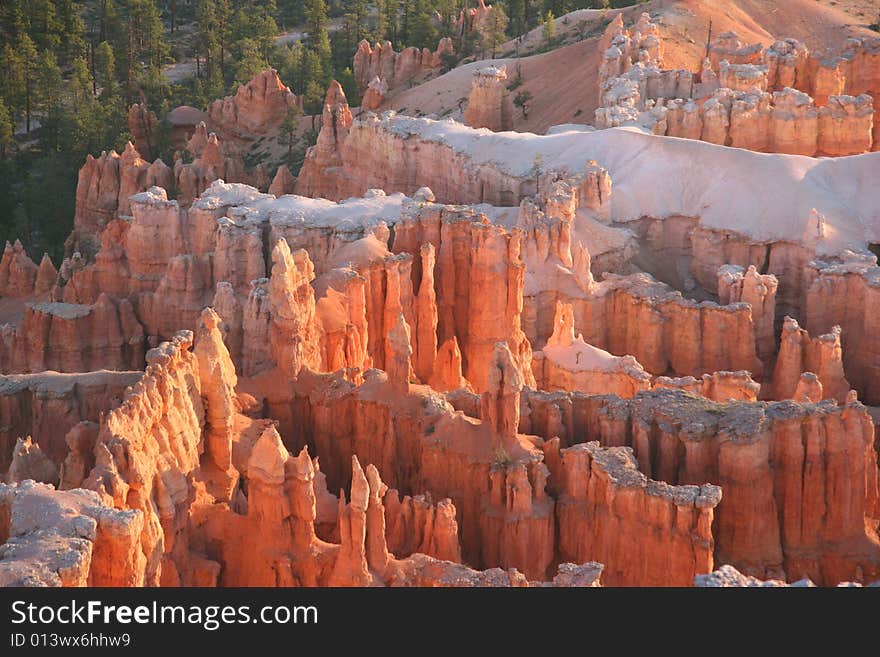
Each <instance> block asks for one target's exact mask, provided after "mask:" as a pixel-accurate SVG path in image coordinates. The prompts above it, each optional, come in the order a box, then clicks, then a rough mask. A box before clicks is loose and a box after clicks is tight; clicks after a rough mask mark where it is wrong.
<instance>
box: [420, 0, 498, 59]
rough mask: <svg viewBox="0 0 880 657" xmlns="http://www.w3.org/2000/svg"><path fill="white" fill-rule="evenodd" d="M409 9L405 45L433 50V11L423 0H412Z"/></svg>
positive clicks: (434, 34)
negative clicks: (408, 23) (409, 15)
mask: <svg viewBox="0 0 880 657" xmlns="http://www.w3.org/2000/svg"><path fill="white" fill-rule="evenodd" d="M411 11H412V15H411V17H410V19H409V22H410V27H409V30H410V32H409V35H408V38H407V41H406V45H408V46H415V47H416V48H431V49H432V50H433V49H434V48H435V47H436V46H437V28H435V27H434V17H433V12H432V11H431V9H430V7H429V3H427V2H424V1H423V0H418V1H417V2H416V1H414V2H413V6H412V9H411ZM493 13H494V12H493Z"/></svg>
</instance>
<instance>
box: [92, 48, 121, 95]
mask: <svg viewBox="0 0 880 657" xmlns="http://www.w3.org/2000/svg"><path fill="white" fill-rule="evenodd" d="M94 68H95V79H96V81H97V83H98V84H100V85H101V88H102V92H101V93H102V95H105V96H112V95H114V94H115V93H116V55H114V54H113V48H111V47H110V44H109V43H107V42H106V41H102V42H101V43H100V44H98V47H97V48H95V66H94Z"/></svg>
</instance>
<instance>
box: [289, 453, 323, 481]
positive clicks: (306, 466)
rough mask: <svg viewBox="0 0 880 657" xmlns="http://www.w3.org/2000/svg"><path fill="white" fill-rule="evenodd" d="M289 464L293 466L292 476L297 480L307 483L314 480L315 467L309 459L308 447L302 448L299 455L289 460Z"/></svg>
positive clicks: (313, 462)
mask: <svg viewBox="0 0 880 657" xmlns="http://www.w3.org/2000/svg"><path fill="white" fill-rule="evenodd" d="M316 461H317V459H316ZM291 463H292V465H293V476H294V477H296V479H297V480H299V481H303V482H308V481H312V479H314V478H315V470H316V469H317V465H316V463H315V461H312V459H311V458H310V457H309V448H308V446H305V447H303V448H302V449H301V450H300V452H299V454H298V455H297V456H295V457H293V458H292V459H291Z"/></svg>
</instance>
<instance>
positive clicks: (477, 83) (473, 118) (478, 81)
mask: <svg viewBox="0 0 880 657" xmlns="http://www.w3.org/2000/svg"><path fill="white" fill-rule="evenodd" d="M464 122H465V124H467V125H469V126H471V127H472V128H488V129H489V130H494V131H495V132H500V131H502V130H511V129H513V101H512V99H511V98H510V93H509V91H508V89H507V70H506V69H505V68H504V67H501V68H498V67H495V66H489V67H487V68H481V69H479V70H477V71H474V80H473V83H472V84H471V92H470V95H469V96H468V104H467V107H466V108H465V110H464Z"/></svg>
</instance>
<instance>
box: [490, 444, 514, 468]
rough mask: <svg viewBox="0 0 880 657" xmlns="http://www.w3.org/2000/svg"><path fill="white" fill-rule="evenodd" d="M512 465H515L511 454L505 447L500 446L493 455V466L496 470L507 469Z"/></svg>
mask: <svg viewBox="0 0 880 657" xmlns="http://www.w3.org/2000/svg"><path fill="white" fill-rule="evenodd" d="M511 463H513V459H511V458H510V454H508V453H507V450H506V449H504V445H498V447H496V448H495V451H494V452H493V453H492V466H493V467H496V468H506V467H508V466H509V465H510V464H511Z"/></svg>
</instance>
